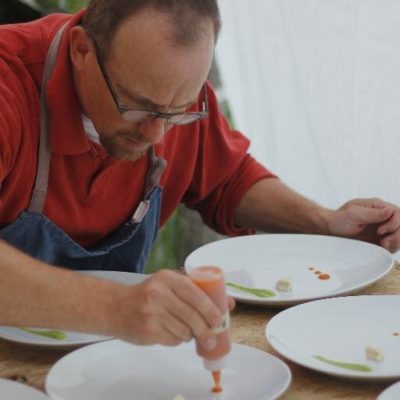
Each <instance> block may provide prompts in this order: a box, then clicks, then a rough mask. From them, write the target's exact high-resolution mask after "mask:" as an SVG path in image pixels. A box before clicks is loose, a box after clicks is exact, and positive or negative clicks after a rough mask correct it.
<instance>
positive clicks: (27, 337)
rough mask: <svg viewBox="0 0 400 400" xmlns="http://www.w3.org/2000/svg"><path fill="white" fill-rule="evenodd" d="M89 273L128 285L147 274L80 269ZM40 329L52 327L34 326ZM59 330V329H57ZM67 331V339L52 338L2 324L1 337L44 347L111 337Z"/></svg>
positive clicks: (65, 345)
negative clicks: (41, 327)
mask: <svg viewBox="0 0 400 400" xmlns="http://www.w3.org/2000/svg"><path fill="white" fill-rule="evenodd" d="M80 272H82V273H84V274H87V275H92V276H95V277H98V278H102V279H108V280H111V281H114V282H118V283H123V284H127V285H135V284H138V283H140V282H143V280H144V279H146V277H147V276H146V275H143V274H134V273H129V272H119V271H80ZM33 329H35V330H39V331H49V330H52V329H40V328H33ZM56 330H58V329H56ZM62 332H63V333H65V335H66V338H65V339H61V340H59V339H52V338H48V337H45V336H41V335H37V334H34V333H30V332H26V331H24V330H22V329H20V328H15V327H8V326H0V338H3V339H6V340H10V341H12V342H17V343H23V344H29V345H33V346H43V347H59V348H66V347H74V346H81V345H85V344H90V343H96V342H100V341H103V340H109V339H110V338H109V337H106V336H100V335H90V334H85V333H78V332H69V331H62Z"/></svg>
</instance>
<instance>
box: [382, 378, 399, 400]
mask: <svg viewBox="0 0 400 400" xmlns="http://www.w3.org/2000/svg"><path fill="white" fill-rule="evenodd" d="M399 399H400V382H396V383H394V384H393V385H391V386H389V387H388V388H387V389H386V390H384V391H383V392H382V393H381V394H380V395H379V396H378V398H377V400H399Z"/></svg>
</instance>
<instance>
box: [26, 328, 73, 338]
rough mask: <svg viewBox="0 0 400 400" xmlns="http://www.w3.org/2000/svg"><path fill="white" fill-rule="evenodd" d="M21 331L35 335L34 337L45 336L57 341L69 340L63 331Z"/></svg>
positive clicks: (28, 329) (30, 329) (27, 329)
mask: <svg viewBox="0 0 400 400" xmlns="http://www.w3.org/2000/svg"><path fill="white" fill-rule="evenodd" d="M19 329H21V330H22V331H25V332H28V333H33V334H34V335H39V336H44V337H47V338H50V339H55V340H65V339H66V338H67V335H66V334H65V333H64V332H61V331H54V330H51V331H40V330H38V329H32V328H19Z"/></svg>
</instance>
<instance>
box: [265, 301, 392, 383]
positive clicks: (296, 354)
mask: <svg viewBox="0 0 400 400" xmlns="http://www.w3.org/2000/svg"><path fill="white" fill-rule="evenodd" d="M399 309H400V296H378V295H375V296H349V297H339V298H333V299H323V300H317V301H313V302H309V303H305V304H301V305H298V306H295V307H292V308H289V309H287V310H285V311H282V312H281V313H279V314H277V315H276V316H274V317H273V318H272V319H271V320H270V321H269V323H268V324H267V327H266V338H267V340H268V341H269V343H270V344H271V346H272V347H273V348H274V349H275V350H276V351H277V352H279V353H280V354H281V355H282V356H284V357H286V358H288V359H289V360H291V361H293V362H295V363H297V364H300V365H302V366H304V367H307V368H311V369H314V370H316V371H320V372H323V373H326V374H329V375H335V376H341V377H345V378H353V379H358V380H370V381H375V380H389V379H390V380H393V379H400V363H399V360H400V337H399V336H395V335H394V334H393V333H394V332H397V331H398V326H399V324H400V319H399V313H398V310H399Z"/></svg>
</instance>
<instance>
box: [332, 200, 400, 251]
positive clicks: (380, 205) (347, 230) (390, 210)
mask: <svg viewBox="0 0 400 400" xmlns="http://www.w3.org/2000/svg"><path fill="white" fill-rule="evenodd" d="M327 221H328V230H329V233H330V234H331V235H335V236H343V237H348V238H354V239H359V240H364V241H367V242H371V243H375V244H378V245H380V246H382V247H384V248H385V249H387V250H389V251H390V252H392V253H394V252H396V251H397V250H399V249H400V209H399V207H397V206H396V205H394V204H391V203H387V202H385V201H382V200H380V199H375V198H374V199H355V200H351V201H349V202H347V203H345V204H344V205H343V206H342V207H340V208H339V209H337V210H336V211H332V212H331V213H330V214H329V215H328V219H327Z"/></svg>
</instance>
